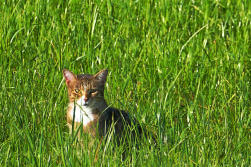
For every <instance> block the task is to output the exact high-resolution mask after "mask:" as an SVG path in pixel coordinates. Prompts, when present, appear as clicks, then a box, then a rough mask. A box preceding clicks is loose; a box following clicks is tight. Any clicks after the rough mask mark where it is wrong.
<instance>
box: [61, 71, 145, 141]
mask: <svg viewBox="0 0 251 167" xmlns="http://www.w3.org/2000/svg"><path fill="white" fill-rule="evenodd" d="M63 75H64V78H65V81H66V85H67V89H68V96H69V104H68V109H67V114H66V117H67V125H68V127H69V131H70V133H72V130H76V129H77V128H78V127H79V126H83V132H84V133H87V134H90V135H91V136H92V137H94V138H95V137H98V138H105V137H106V136H107V135H108V134H109V133H110V132H112V131H113V133H114V135H115V137H116V141H117V143H118V144H120V142H121V141H123V140H125V139H124V138H123V136H125V134H129V136H131V137H132V138H135V137H136V135H139V136H140V135H141V133H142V129H141V126H140V125H139V123H138V121H137V120H136V119H135V118H134V117H131V115H129V113H127V112H125V111H123V110H119V109H116V108H112V107H110V106H108V105H107V103H106V101H105V99H104V90H105V83H106V79H107V75H108V70H107V69H104V70H101V71H99V72H98V73H97V74H94V75H90V74H79V75H75V74H74V73H73V72H71V71H69V70H67V69H64V70H63Z"/></svg>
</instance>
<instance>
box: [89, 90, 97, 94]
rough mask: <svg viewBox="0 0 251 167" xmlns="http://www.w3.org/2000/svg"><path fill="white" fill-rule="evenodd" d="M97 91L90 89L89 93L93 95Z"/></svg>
mask: <svg viewBox="0 0 251 167" xmlns="http://www.w3.org/2000/svg"><path fill="white" fill-rule="evenodd" d="M96 91H97V90H96V89H90V91H89V92H90V93H95V92H96Z"/></svg>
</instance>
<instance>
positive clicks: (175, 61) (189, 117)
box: [0, 0, 251, 166]
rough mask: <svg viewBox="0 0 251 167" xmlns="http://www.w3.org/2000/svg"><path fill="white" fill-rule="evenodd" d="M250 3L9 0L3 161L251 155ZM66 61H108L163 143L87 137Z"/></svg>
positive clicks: (0, 144)
mask: <svg viewBox="0 0 251 167" xmlns="http://www.w3.org/2000/svg"><path fill="white" fill-rule="evenodd" d="M250 2H251V1H248V0H243V1H241V0H235V1H230V0H221V1H216V0H204V1H197V0H194V1H186V0H179V1H178V0H170V1H169V0H158V1H154V0H128V1H111V0H102V1H99V0H85V1H84V0H83V1H80V0H64V1H57V0H27V1H22V0H19V1H18V0H5V1H4V0H1V1H0V36H1V37H0V85H1V86H0V166H80V165H81V166H121V165H124V166H219V165H220V166H249V165H250V163H251V162H250V150H251V149H250V147H251V143H250V141H251V140H250V139H251V135H250V117H251V116H250V111H251V107H250V99H251V97H250V96H251V95H250V93H251V92H250V78H251V76H250V69H251V51H250V46H251V44H250V34H251V31H250V30H251V24H250V17H251V3H250ZM64 68H67V69H69V70H71V71H73V72H74V73H78V74H79V73H90V74H94V73H96V72H98V71H99V70H101V69H104V68H107V69H108V70H109V74H108V81H107V84H106V92H105V98H106V100H107V102H108V103H109V104H111V105H112V106H114V107H117V108H120V109H124V110H127V111H128V112H129V113H130V114H131V115H133V116H135V117H136V118H137V119H138V120H139V122H140V123H141V124H144V125H146V126H147V127H150V129H151V130H152V131H153V133H155V134H156V135H157V142H158V148H153V147H149V145H150V144H149V143H148V144H147V142H145V143H146V144H144V145H143V146H141V147H140V148H139V149H130V151H129V152H131V154H130V155H129V156H128V157H127V158H126V159H125V160H124V161H122V160H121V153H122V152H123V150H126V149H127V148H126V147H124V146H121V147H115V148H114V147H113V144H112V143H108V144H107V145H102V146H101V147H100V148H98V147H99V144H98V143H99V142H98V141H94V142H96V143H97V144H95V146H94V147H93V148H88V147H87V145H88V142H87V140H83V144H82V145H81V146H79V144H78V141H77V139H76V138H74V137H73V136H71V135H69V133H68V129H67V127H66V117H65V113H66V108H67V103H68V98H67V90H66V86H65V83H64V80H63V75H62V70H63V69H64ZM83 138H84V137H83ZM142 140H144V139H142ZM85 141H86V142H85ZM142 143H144V141H142ZM106 146H108V147H106ZM97 150H99V151H97ZM95 156H97V157H98V158H97V160H96V161H95Z"/></svg>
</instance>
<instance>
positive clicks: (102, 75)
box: [94, 69, 108, 84]
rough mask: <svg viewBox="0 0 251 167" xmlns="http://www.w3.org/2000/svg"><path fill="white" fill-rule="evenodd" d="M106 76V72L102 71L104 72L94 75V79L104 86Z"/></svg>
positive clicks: (105, 70)
mask: <svg viewBox="0 0 251 167" xmlns="http://www.w3.org/2000/svg"><path fill="white" fill-rule="evenodd" d="M107 74H108V70H107V69H104V70H101V71H99V72H98V73H97V74H95V75H94V77H95V79H96V80H98V81H99V82H101V83H102V84H105V82H106V77H107Z"/></svg>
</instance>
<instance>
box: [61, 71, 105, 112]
mask: <svg viewBox="0 0 251 167" xmlns="http://www.w3.org/2000/svg"><path fill="white" fill-rule="evenodd" d="M63 74H64V78H65V81H66V85H67V88H68V96H69V99H70V102H74V101H75V102H76V103H77V104H78V105H81V106H82V107H88V108H92V107H95V105H97V104H98V103H99V102H100V101H102V100H104V86H105V82H106V77H107V74H108V70H106V69H104V70H101V71H100V72H98V73H97V74H95V75H90V74H79V75H75V74H74V73H73V72H71V71H69V70H67V69H64V70H63Z"/></svg>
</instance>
